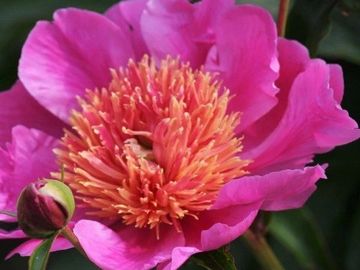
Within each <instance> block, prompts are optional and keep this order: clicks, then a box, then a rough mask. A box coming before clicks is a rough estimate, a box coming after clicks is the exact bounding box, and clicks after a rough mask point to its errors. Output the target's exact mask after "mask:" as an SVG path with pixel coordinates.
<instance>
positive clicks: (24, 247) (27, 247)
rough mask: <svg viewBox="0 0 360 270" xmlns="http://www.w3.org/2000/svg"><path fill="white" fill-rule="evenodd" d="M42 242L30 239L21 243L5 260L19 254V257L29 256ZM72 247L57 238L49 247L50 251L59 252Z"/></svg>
mask: <svg viewBox="0 0 360 270" xmlns="http://www.w3.org/2000/svg"><path fill="white" fill-rule="evenodd" d="M41 241H42V240H40V239H30V240H28V241H26V242H24V243H22V244H21V245H20V246H18V247H17V248H15V249H14V250H12V251H11V252H10V253H9V254H8V255H7V256H6V259H9V258H11V257H12V256H14V255H15V254H19V255H20V256H30V255H31V254H32V252H33V251H34V249H35V248H37V246H38V245H40V243H41ZM72 247H73V245H72V244H71V243H70V242H69V241H68V240H67V239H65V238H63V237H58V238H57V239H56V240H55V241H54V243H53V245H52V246H51V249H50V251H59V250H65V249H69V248H72Z"/></svg>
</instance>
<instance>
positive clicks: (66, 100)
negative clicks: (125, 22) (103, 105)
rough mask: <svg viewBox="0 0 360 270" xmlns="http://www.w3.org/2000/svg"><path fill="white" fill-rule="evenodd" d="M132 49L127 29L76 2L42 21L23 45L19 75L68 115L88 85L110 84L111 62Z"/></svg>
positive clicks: (38, 95)
mask: <svg viewBox="0 0 360 270" xmlns="http://www.w3.org/2000/svg"><path fill="white" fill-rule="evenodd" d="M133 56H134V54H133V50H132V48H131V45H130V41H129V40H128V37H127V35H126V34H125V33H124V31H123V30H122V29H121V28H120V27H119V26H117V25H116V24H115V23H113V22H112V21H110V20H109V19H107V18H106V17H104V16H102V15H100V14H97V13H95V12H90V11H85V10H79V9H74V8H69V9H63V10H59V11H57V12H56V13H55V14H54V22H52V23H51V22H45V21H42V22H39V23H37V25H36V26H35V28H34V29H33V30H32V32H31V33H30V35H29V37H28V39H27V41H26V43H25V45H24V47H23V50H22V56H21V59H20V66H19V76H20V79H21V81H22V82H23V83H24V85H25V87H26V89H28V91H29V92H30V94H31V95H32V96H33V97H35V99H36V100H37V101H38V102H39V103H40V104H42V105H43V106H44V107H46V108H47V109H48V110H49V111H51V112H52V113H53V114H54V115H56V116H58V117H59V118H60V119H62V120H64V121H68V117H69V113H70V111H71V109H74V108H76V107H77V101H76V95H82V94H83V93H84V91H85V89H86V88H91V89H92V88H95V87H102V86H108V84H109V82H110V78H111V76H110V68H118V67H120V66H124V65H126V64H127V62H128V60H129V58H130V57H133Z"/></svg>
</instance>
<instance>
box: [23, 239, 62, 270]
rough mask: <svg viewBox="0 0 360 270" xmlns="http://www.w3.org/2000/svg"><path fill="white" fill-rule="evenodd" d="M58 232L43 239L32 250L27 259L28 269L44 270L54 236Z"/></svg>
mask: <svg viewBox="0 0 360 270" xmlns="http://www.w3.org/2000/svg"><path fill="white" fill-rule="evenodd" d="M58 234H59V233H55V234H54V235H53V236H51V237H49V238H47V239H45V240H43V241H42V242H41V244H40V245H39V246H38V247H37V248H36V249H35V250H34V252H33V253H32V254H31V257H30V259H29V270H45V269H46V265H47V263H48V260H49V253H50V249H51V246H52V243H53V242H54V240H55V238H56V237H57V236H58Z"/></svg>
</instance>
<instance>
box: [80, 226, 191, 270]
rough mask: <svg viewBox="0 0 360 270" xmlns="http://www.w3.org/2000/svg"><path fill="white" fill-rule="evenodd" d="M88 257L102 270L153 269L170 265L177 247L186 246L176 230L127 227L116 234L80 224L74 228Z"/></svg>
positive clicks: (98, 227) (101, 228)
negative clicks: (165, 263)
mask: <svg viewBox="0 0 360 270" xmlns="http://www.w3.org/2000/svg"><path fill="white" fill-rule="evenodd" d="M74 233H75V234H76V236H77V237H78V239H79V241H80V243H81V245H82V247H83V248H84V250H85V252H86V254H87V255H88V256H89V258H90V260H92V261H93V262H94V263H95V264H96V265H98V266H99V267H101V268H102V269H109V270H111V269H139V270H141V269H144V270H145V269H150V268H152V267H155V266H156V265H157V264H158V263H161V262H164V261H167V260H169V259H170V257H171V253H172V250H173V249H174V248H175V247H176V246H182V245H184V239H183V235H182V234H181V233H178V232H176V230H174V229H173V228H172V227H169V230H166V231H164V232H162V231H161V232H160V239H159V240H157V239H156V235H155V232H154V231H150V230H148V229H144V230H140V229H136V228H134V227H130V226H126V227H124V228H123V229H122V230H120V231H119V232H115V231H113V230H111V229H109V228H108V227H106V226H105V225H103V224H101V223H99V222H96V221H90V220H81V221H79V222H78V223H77V224H76V225H75V228H74Z"/></svg>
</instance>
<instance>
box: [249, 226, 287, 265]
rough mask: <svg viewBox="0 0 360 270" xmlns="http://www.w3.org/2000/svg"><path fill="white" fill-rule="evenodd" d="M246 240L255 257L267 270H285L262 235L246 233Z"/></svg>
mask: <svg viewBox="0 0 360 270" xmlns="http://www.w3.org/2000/svg"><path fill="white" fill-rule="evenodd" d="M244 238H245V239H246V241H247V242H248V244H249V246H250V247H251V249H252V250H253V253H254V255H255V256H256V258H257V259H258V261H259V263H260V264H261V265H262V267H263V268H264V269H265V270H284V269H285V268H284V267H283V266H282V265H281V263H280V262H279V260H278V259H277V258H276V256H275V254H274V252H273V251H272V249H271V247H270V246H269V244H268V243H267V242H266V240H265V238H264V237H263V236H262V235H256V234H254V233H253V232H252V231H251V230H248V231H246V233H245V234H244Z"/></svg>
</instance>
